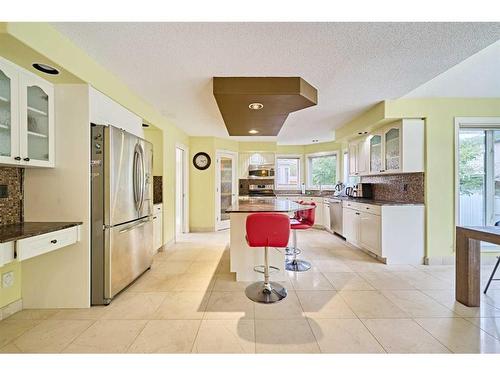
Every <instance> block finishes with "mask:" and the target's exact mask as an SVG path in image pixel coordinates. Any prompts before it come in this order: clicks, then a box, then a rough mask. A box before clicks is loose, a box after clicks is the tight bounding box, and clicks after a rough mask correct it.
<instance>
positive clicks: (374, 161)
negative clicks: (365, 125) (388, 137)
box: [369, 134, 382, 173]
mask: <svg viewBox="0 0 500 375" xmlns="http://www.w3.org/2000/svg"><path fill="white" fill-rule="evenodd" d="M369 138H370V173H378V172H382V136H381V135H380V134H374V135H372V136H371V137H369Z"/></svg>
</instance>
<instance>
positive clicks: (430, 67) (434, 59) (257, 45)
mask: <svg viewBox="0 0 500 375" xmlns="http://www.w3.org/2000/svg"><path fill="white" fill-rule="evenodd" d="M54 26H55V27H56V28H57V29H58V30H59V31H60V32H62V33H63V34H65V35H66V36H67V37H68V38H70V39H71V40H72V41H73V42H74V43H75V44H77V45H78V46H80V47H81V48H83V49H84V50H85V51H86V52H87V53H88V54H89V55H90V56H92V57H93V58H94V59H95V60H96V61H98V62H99V63H100V64H101V65H103V66H104V67H106V68H107V69H109V70H110V71H112V72H113V73H114V74H116V75H117V76H118V77H120V78H121V79H122V80H123V81H124V82H125V83H126V84H127V85H128V86H129V87H130V88H131V89H132V90H134V91H135V92H137V93H138V94H139V95H141V96H142V97H143V98H144V99H146V100H147V101H149V102H150V103H151V104H152V105H154V106H155V107H157V108H158V109H159V110H160V111H162V113H163V114H164V115H165V116H167V117H168V118H170V119H171V120H172V121H173V122H174V123H175V124H176V125H177V126H179V127H180V128H182V129H183V130H184V131H186V132H187V133H188V134H189V135H213V136H220V137H225V136H228V135H227V131H226V128H225V126H224V123H223V120H222V117H221V115H220V113H219V110H218V108H217V104H216V102H215V99H214V97H213V94H212V81H211V79H212V77H213V76H300V77H302V78H304V79H305V80H307V81H308V82H309V83H310V84H312V85H313V86H315V87H316V88H317V89H318V96H319V100H318V101H319V103H318V105H317V106H315V107H311V108H308V109H305V110H302V111H299V112H296V113H293V114H291V115H290V116H289V118H288V120H287V121H286V122H285V125H284V127H283V128H282V130H281V132H280V134H279V135H278V137H277V139H278V142H279V143H281V144H307V143H311V141H312V139H319V140H320V141H328V140H331V139H332V136H333V130H334V129H335V128H336V127H338V126H341V125H342V124H344V123H345V122H346V121H348V120H350V119H351V118H353V117H354V116H356V115H357V114H359V113H360V112H362V111H364V110H365V109H366V108H368V107H369V106H371V105H373V104H375V103H376V102H379V101H381V100H384V99H395V98H399V97H401V96H402V95H404V94H406V93H408V92H409V91H411V90H412V89H414V88H416V87H418V86H420V85H422V84H423V83H424V82H427V81H429V80H430V79H432V78H434V77H436V76H437V75H438V74H440V73H442V72H444V71H446V70H447V69H449V68H451V67H452V66H454V65H456V64H458V63H459V62H460V61H462V60H464V59H465V58H467V57H469V56H471V55H472V54H474V53H476V52H478V51H479V50H481V49H483V48H485V47H486V46H488V45H490V44H492V43H494V42H495V41H497V40H498V39H500V23H56V24H54Z"/></svg>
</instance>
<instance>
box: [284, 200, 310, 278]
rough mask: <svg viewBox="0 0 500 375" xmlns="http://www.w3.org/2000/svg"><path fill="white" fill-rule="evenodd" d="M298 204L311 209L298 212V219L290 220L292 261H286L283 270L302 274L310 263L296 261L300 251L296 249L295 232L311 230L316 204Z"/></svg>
mask: <svg viewBox="0 0 500 375" xmlns="http://www.w3.org/2000/svg"><path fill="white" fill-rule="evenodd" d="M300 204H301V205H303V206H311V208H308V209H306V210H301V211H298V219H292V220H290V224H291V228H292V232H293V247H292V249H293V259H292V260H287V261H286V263H285V269H286V270H287V271H294V272H304V271H307V270H309V269H310V268H311V263H309V262H307V261H305V260H301V259H297V254H300V253H301V250H300V249H299V248H298V247H297V230H302V229H309V228H312V226H313V225H314V219H315V216H316V215H315V211H316V203H314V202H311V203H307V202H301V203H300Z"/></svg>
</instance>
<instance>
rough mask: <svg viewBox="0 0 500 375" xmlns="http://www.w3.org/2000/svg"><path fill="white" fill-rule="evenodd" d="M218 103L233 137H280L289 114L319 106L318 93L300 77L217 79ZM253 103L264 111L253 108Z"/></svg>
mask: <svg viewBox="0 0 500 375" xmlns="http://www.w3.org/2000/svg"><path fill="white" fill-rule="evenodd" d="M213 89H214V91H213V92H214V96H215V100H216V101H217V105H218V106H219V110H220V112H221V114H222V118H223V119H224V123H225V124H226V128H227V131H228V132H229V135H234V136H249V135H251V134H250V133H249V131H250V130H256V131H258V133H256V134H255V135H259V136H276V135H278V133H279V131H280V130H281V127H282V126H283V124H284V122H285V120H286V119H287V117H288V114H289V113H291V112H295V111H298V110H300V109H304V108H307V107H311V106H314V105H316V104H317V103H318V92H317V90H316V89H315V88H314V87H313V86H311V85H310V84H309V83H307V82H306V81H305V80H303V79H302V78H300V77H214V79H213ZM252 103H260V104H262V105H263V107H262V108H261V109H258V110H255V109H251V108H249V105H250V104H252Z"/></svg>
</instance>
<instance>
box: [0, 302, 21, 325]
mask: <svg viewBox="0 0 500 375" xmlns="http://www.w3.org/2000/svg"><path fill="white" fill-rule="evenodd" d="M22 309H23V300H22V299H18V300H17V301H14V302H11V303H9V304H8V305H7V306H4V307H0V320H3V319H7V318H8V317H9V316H11V315H14V314H15V313H17V312H19V311H21V310H22Z"/></svg>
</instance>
